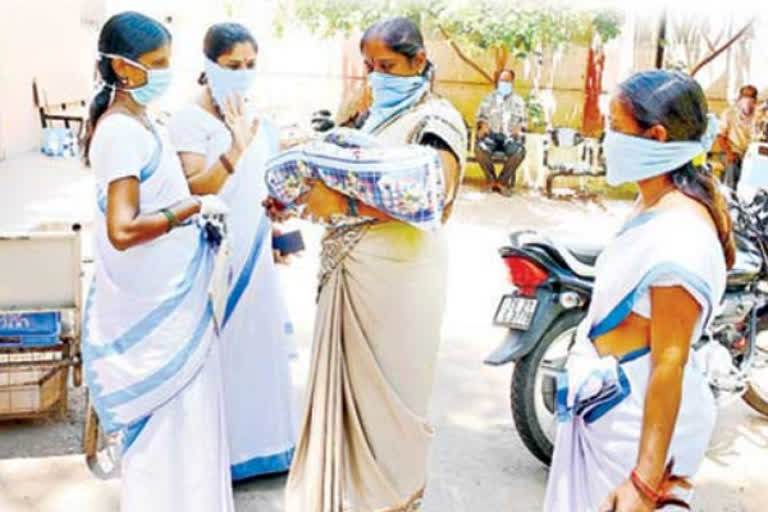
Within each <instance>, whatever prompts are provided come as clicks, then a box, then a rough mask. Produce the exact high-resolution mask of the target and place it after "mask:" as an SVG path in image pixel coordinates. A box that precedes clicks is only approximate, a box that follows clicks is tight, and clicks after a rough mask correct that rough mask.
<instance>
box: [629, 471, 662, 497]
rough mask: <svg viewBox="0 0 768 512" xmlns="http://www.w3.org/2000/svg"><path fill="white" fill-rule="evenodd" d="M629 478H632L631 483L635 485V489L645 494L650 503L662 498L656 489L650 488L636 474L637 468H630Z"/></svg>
mask: <svg viewBox="0 0 768 512" xmlns="http://www.w3.org/2000/svg"><path fill="white" fill-rule="evenodd" d="M630 480H632V485H634V486H635V489H637V490H638V491H639V492H640V494H642V495H643V496H645V497H646V498H647V499H648V500H649V501H651V502H652V503H659V502H660V501H661V500H662V498H663V496H662V495H661V494H660V493H659V492H658V491H655V490H654V489H652V488H651V486H650V485H648V484H647V483H645V481H644V480H643V479H642V478H640V475H638V474H637V470H635V469H633V470H632V474H631V475H630Z"/></svg>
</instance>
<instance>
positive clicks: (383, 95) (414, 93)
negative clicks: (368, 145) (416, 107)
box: [363, 71, 429, 132]
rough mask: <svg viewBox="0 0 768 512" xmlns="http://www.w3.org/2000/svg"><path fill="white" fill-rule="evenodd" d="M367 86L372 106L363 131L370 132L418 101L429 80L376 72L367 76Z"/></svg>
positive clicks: (422, 77)
mask: <svg viewBox="0 0 768 512" xmlns="http://www.w3.org/2000/svg"><path fill="white" fill-rule="evenodd" d="M368 85H370V86H371V93H372V95H373V104H372V105H371V108H370V110H369V116H368V119H367V120H366V122H365V126H363V130H365V131H368V132H371V131H373V130H375V129H376V128H378V127H379V126H380V125H381V124H382V123H384V122H385V121H387V120H388V119H390V118H391V117H392V116H394V115H396V114H399V113H400V112H402V111H404V110H405V109H407V108H408V107H410V106H411V105H413V104H415V103H416V102H417V101H419V100H420V99H421V98H422V97H423V96H424V93H426V92H427V89H428V88H429V80H427V78H426V77H424V76H422V75H417V76H399V75H390V74H388V73H380V72H378V71H376V72H373V73H369V74H368Z"/></svg>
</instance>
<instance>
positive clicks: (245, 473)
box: [230, 447, 296, 482]
mask: <svg viewBox="0 0 768 512" xmlns="http://www.w3.org/2000/svg"><path fill="white" fill-rule="evenodd" d="M295 452H296V448H295V447H291V448H290V449H288V450H286V451H284V452H281V453H276V454H274V455H265V456H260V457H254V458H252V459H250V460H247V461H245V462H240V463H238V464H233V465H232V466H230V471H231V473H232V480H233V481H234V482H238V481H240V480H246V479H248V478H253V477H255V476H259V475H271V474H274V473H284V472H286V471H288V470H289V469H290V468H291V463H292V462H293V455H294V453H295Z"/></svg>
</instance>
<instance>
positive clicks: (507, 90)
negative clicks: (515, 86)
mask: <svg viewBox="0 0 768 512" xmlns="http://www.w3.org/2000/svg"><path fill="white" fill-rule="evenodd" d="M496 90H497V91H498V93H499V94H501V95H502V96H509V95H510V94H512V82H499V85H498V86H496Z"/></svg>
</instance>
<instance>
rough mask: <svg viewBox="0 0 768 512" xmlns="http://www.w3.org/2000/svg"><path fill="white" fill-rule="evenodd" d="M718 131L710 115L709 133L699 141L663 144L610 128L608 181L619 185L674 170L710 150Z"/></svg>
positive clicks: (607, 138) (606, 142)
mask: <svg viewBox="0 0 768 512" xmlns="http://www.w3.org/2000/svg"><path fill="white" fill-rule="evenodd" d="M717 128H718V122H717V118H716V117H715V116H713V115H711V114H710V115H709V122H708V124H707V130H706V131H705V132H704V135H702V137H701V139H700V140H697V141H675V142H659V141H657V140H655V139H646V138H643V137H635V136H632V135H626V134H624V133H619V132H616V131H613V130H610V129H609V130H607V131H606V133H605V140H604V141H603V151H604V153H605V165H606V167H607V169H606V171H607V172H606V181H607V182H608V184H609V185H613V186H617V185H621V184H624V183H630V182H637V181H640V180H644V179H648V178H653V177H656V176H661V175H662V174H667V173H668V172H671V171H674V170H675V169H678V168H679V167H682V166H683V165H684V164H686V163H688V162H690V161H692V160H694V159H695V158H696V157H698V156H700V155H701V154H702V153H706V152H707V151H709V150H710V148H711V147H712V143H713V142H714V141H715V136H716V135H717Z"/></svg>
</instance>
